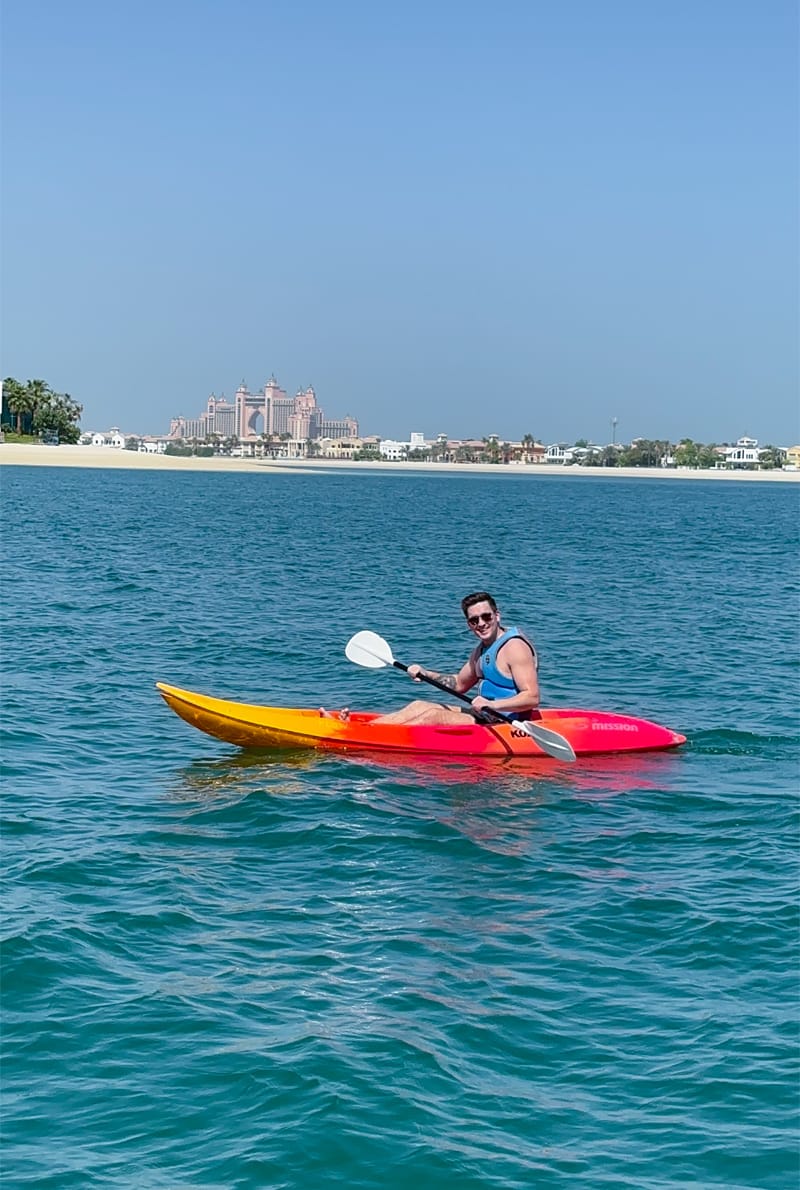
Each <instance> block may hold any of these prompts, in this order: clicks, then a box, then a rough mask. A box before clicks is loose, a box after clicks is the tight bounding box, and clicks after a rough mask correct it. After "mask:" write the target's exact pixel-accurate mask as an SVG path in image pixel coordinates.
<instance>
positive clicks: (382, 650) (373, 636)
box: [344, 631, 394, 669]
mask: <svg viewBox="0 0 800 1190" xmlns="http://www.w3.org/2000/svg"><path fill="white" fill-rule="evenodd" d="M344 654H345V657H346V658H347V660H348V661H353V662H355V664H356V665H364V666H366V667H367V669H382V668H383V667H384V666H385V665H394V657H393V656H392V650H391V649H390V647H389V645H388V644H387V643H386V641H385V640H384V639H383V637H382V636H378V634H377V632H366V631H365V632H357V633H356V634H355V636H351V637H350V640H349V641H348V642H347V645H346V646H345V650H344Z"/></svg>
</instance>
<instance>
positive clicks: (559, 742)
mask: <svg viewBox="0 0 800 1190" xmlns="http://www.w3.org/2000/svg"><path fill="white" fill-rule="evenodd" d="M514 726H515V727H521V728H522V730H523V731H524V732H525V734H526V735H529V736H530V737H531V739H532V740H535V741H536V743H537V744H538V745H539V747H540V748H541V749H542V751H543V752H546V753H547V755H548V756H553V757H555V759H556V760H568V761H571V760H577V759H578V758H577V756H576V755H575V751H574V749H573V747H572V744H571V743H570V742H569V740H568V739H565V738H564V736H563V735H559V734H558V732H557V731H551V729H550V728H549V727H542V726H541V724H539V723H525V722H522V721H521V720H519V719H518V720H517V722H516V723H515V724H514Z"/></svg>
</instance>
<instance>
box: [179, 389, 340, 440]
mask: <svg viewBox="0 0 800 1190" xmlns="http://www.w3.org/2000/svg"><path fill="white" fill-rule="evenodd" d="M208 434H217V435H219V437H220V438H229V437H233V436H236V437H238V438H240V439H242V441H247V440H248V439H250V440H253V439H256V438H258V437H259V435H261V434H266V435H268V436H271V437H276V438H278V437H280V436H281V435H284V434H285V435H288V436H289V437H290V438H292V439H294V440H295V441H305V440H306V439H309V438H312V439H313V438H357V437H358V422H357V421H356V420H355V419H354V418H352V417H345V418H339V419H331V420H327V419H326V417H325V414H324V412H323V410H322V409H321V408H320V407H319V405H318V404H317V394H316V393H315V392H314V389H313V388H312V387H311V385H309V386H308V388H306V389H298V391H297V392H296V393H295V395H294V396H293V397H288V396H287V395H286V392H285V391H284V390H283V389H282V388H281V387H280V385H279V384H278V382H277V380H276V379H275V377H274V376H270V378H269V380H268V381H267V383H266V384H265V385H264V388H263V390H261V391H259V392H255V393H251V392H250V390H249V389H248V387H247V385H246V384H245V382H244V381H242V383H241V384H240V385H239V387H238V388H237V390H236V395H235V397H234V400H233V402H230V401H226V399H225V396H224V395H223V396H221V397H216V396H215V395H214V393H212V394H211V396H210V397H209V398H208V401H207V402H206V411H205V413H202V414H201V415H200V417H199V418H185V417H182V416H181V417H175V418H173V419H172V421H171V422H170V429H169V436H170V437H171V438H205V437H206V436H207V435H208Z"/></svg>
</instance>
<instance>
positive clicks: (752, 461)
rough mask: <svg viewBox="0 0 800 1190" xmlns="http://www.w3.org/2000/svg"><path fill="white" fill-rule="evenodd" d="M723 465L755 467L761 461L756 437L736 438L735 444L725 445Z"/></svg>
mask: <svg viewBox="0 0 800 1190" xmlns="http://www.w3.org/2000/svg"><path fill="white" fill-rule="evenodd" d="M724 459H725V461H724V466H725V467H757V466H758V464H759V463H760V461H761V451H760V450H759V449H758V439H757V438H737V440H736V445H735V446H726V447H725V456H724Z"/></svg>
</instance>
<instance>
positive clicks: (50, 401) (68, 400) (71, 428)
mask: <svg viewBox="0 0 800 1190" xmlns="http://www.w3.org/2000/svg"><path fill="white" fill-rule="evenodd" d="M28 383H29V387H30V389H31V401H32V404H33V407H34V411H33V415H32V418H31V424H32V426H33V429H34V430H35V431H36V432H38V433H39V434H57V435H58V440H59V442H64V443H68V444H71V445H74V443H76V442H77V441H78V439H79V438H80V436H81V428H80V420H81V414H82V413H83V406H82V405H79V404H78V402H77V401H74V400H73V399H72V397H71V396H70V395H69V393H54V392H53V390H52V389H51V388H50V387H49V385H47V384H45V383H44V381H43V380H31V381H29V382H28Z"/></svg>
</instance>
